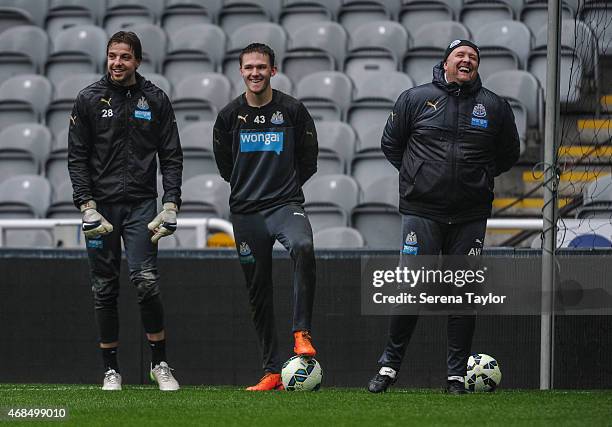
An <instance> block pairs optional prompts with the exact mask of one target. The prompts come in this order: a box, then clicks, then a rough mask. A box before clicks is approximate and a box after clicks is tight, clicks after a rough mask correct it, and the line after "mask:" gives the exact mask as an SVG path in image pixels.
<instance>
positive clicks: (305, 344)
mask: <svg viewBox="0 0 612 427" xmlns="http://www.w3.org/2000/svg"><path fill="white" fill-rule="evenodd" d="M293 339H294V340H295V345H294V346H293V352H294V353H295V354H297V355H298V356H309V357H314V356H315V355H316V354H317V350H315V348H314V347H313V346H312V337H311V336H310V332H308V331H296V332H294V333H293Z"/></svg>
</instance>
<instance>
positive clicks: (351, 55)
mask: <svg viewBox="0 0 612 427" xmlns="http://www.w3.org/2000/svg"><path fill="white" fill-rule="evenodd" d="M349 40H350V41H349V52H348V54H347V56H346V59H345V60H344V72H345V73H346V74H347V75H348V76H349V77H351V78H355V76H356V75H357V74H360V73H369V72H372V71H396V70H398V64H399V62H400V61H401V59H402V58H403V57H404V53H405V52H406V48H407V47H408V33H407V32H406V30H405V29H404V27H402V26H401V25H400V24H398V23H397V22H391V21H376V22H369V23H366V24H364V25H362V26H360V27H359V28H357V29H355V30H354V31H353V32H350V33H349Z"/></svg>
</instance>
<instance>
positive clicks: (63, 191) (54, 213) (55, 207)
mask: <svg viewBox="0 0 612 427" xmlns="http://www.w3.org/2000/svg"><path fill="white" fill-rule="evenodd" d="M81 216H82V214H81V212H80V211H79V210H78V209H77V208H76V206H74V202H73V200H72V182H70V181H69V180H68V181H63V182H62V183H60V184H59V185H58V186H57V187H51V204H50V205H49V209H47V218H73V219H80V218H81Z"/></svg>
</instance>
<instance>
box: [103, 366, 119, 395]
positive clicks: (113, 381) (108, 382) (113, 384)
mask: <svg viewBox="0 0 612 427" xmlns="http://www.w3.org/2000/svg"><path fill="white" fill-rule="evenodd" d="M102 390H121V374H120V373H119V372H116V371H115V370H114V369H109V370H108V371H106V372H105V373H104V381H103V383H102Z"/></svg>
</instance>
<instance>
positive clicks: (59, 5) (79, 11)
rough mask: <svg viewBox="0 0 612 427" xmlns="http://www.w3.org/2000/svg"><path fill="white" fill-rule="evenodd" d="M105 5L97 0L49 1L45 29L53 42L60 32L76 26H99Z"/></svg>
mask: <svg viewBox="0 0 612 427" xmlns="http://www.w3.org/2000/svg"><path fill="white" fill-rule="evenodd" d="M105 12H106V3H105V2H102V1H99V0H51V1H50V4H49V10H48V11H47V16H46V17H45V29H46V30H47V34H48V35H49V38H50V39H51V40H53V39H54V38H55V36H56V35H57V34H58V33H59V32H60V31H62V30H65V29H67V28H70V27H74V26H77V25H101V24H102V18H103V16H104V13H105Z"/></svg>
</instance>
